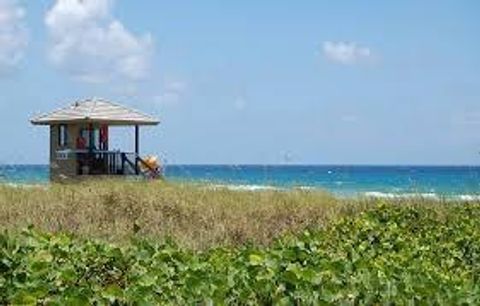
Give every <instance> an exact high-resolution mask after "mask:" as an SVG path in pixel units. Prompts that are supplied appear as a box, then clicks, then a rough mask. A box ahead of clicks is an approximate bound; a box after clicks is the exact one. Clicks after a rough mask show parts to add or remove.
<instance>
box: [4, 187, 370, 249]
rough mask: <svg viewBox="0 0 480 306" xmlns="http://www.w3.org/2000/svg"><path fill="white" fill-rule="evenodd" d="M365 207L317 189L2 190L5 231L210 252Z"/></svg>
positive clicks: (320, 222) (319, 223)
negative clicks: (137, 240) (140, 240)
mask: <svg viewBox="0 0 480 306" xmlns="http://www.w3.org/2000/svg"><path fill="white" fill-rule="evenodd" d="M366 205H368V203H365V202H362V203H360V202H356V203H352V202H351V201H342V200H338V199H336V198H334V197H333V196H331V195H329V194H327V193H324V192H315V191H300V190H296V191H290V192H281V191H256V192H249V191H232V190H227V189H221V188H220V189H219V188H213V187H210V186H207V185H193V184H174V183H165V182H129V181H110V180H108V181H91V182H83V183H76V184H69V185H55V184H52V185H49V186H47V187H38V188H37V187H32V188H25V187H20V188H18V187H17V188H16V187H8V186H0V229H1V230H5V229H6V230H9V231H13V232H15V231H20V230H21V229H23V228H25V227H27V226H29V225H33V226H34V227H35V228H37V229H39V230H42V231H48V232H69V233H74V234H76V235H78V236H80V237H85V238H100V239H104V240H108V241H114V242H122V241H127V240H128V239H129V238H130V237H131V236H132V235H136V236H140V237H144V238H151V239H155V240H164V239H166V238H172V239H174V240H175V241H177V243H179V244H180V245H182V246H185V247H189V248H196V249H202V248H206V247H210V246H214V245H215V246H218V245H239V244H244V243H246V242H252V243H256V244H261V245H265V244H268V243H270V242H271V241H272V240H273V239H275V238H277V237H279V236H280V235H283V234H285V233H295V232H298V231H301V230H303V229H305V228H319V227H322V226H324V225H325V224H327V223H329V222H330V221H331V220H332V219H337V218H339V216H344V215H348V214H352V213H355V212H357V211H360V210H362V209H363V208H364V206H366Z"/></svg>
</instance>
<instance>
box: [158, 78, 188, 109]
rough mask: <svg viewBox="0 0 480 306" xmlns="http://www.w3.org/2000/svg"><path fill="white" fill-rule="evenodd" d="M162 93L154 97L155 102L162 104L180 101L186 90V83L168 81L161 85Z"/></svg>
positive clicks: (172, 103)
mask: <svg viewBox="0 0 480 306" xmlns="http://www.w3.org/2000/svg"><path fill="white" fill-rule="evenodd" d="M162 91H163V92H162V93H161V94H159V95H157V96H155V97H154V101H155V103H157V104H159V105H162V106H169V105H176V104H178V103H180V101H181V100H182V98H183V97H184V96H185V93H186V91H187V84H186V83H185V82H181V81H168V82H166V83H165V84H164V85H163V86H162Z"/></svg>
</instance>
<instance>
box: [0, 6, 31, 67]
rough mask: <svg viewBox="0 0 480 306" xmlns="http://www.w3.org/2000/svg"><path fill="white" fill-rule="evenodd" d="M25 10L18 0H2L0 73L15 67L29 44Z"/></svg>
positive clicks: (0, 8)
mask: <svg viewBox="0 0 480 306" xmlns="http://www.w3.org/2000/svg"><path fill="white" fill-rule="evenodd" d="M24 18H25V10H24V9H23V8H22V7H21V6H20V5H19V4H18V3H17V1H16V0H0V73H1V72H7V71H10V70H11V69H13V68H15V67H16V66H17V65H18V64H19V63H20V61H21V60H22V58H23V52H24V50H25V48H26V46H27V43H28V38H27V30H26V27H25V25H24V22H23V20H24Z"/></svg>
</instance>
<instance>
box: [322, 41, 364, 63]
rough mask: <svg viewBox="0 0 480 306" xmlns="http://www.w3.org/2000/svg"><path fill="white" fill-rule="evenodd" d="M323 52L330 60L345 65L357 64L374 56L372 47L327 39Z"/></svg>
mask: <svg viewBox="0 0 480 306" xmlns="http://www.w3.org/2000/svg"><path fill="white" fill-rule="evenodd" d="M323 54H324V56H325V57H326V58H327V59H328V60H329V61H332V62H336V63H340V64H344V65H349V64H356V63H359V62H363V61H366V60H368V59H370V58H372V51H371V50H370V48H367V47H362V46H359V45H357V44H356V43H354V42H332V41H325V42H324V43H323Z"/></svg>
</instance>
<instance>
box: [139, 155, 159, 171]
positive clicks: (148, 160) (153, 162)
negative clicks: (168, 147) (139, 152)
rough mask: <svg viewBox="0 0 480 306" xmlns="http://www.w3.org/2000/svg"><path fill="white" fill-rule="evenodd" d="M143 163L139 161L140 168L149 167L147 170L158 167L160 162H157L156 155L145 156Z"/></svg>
mask: <svg viewBox="0 0 480 306" xmlns="http://www.w3.org/2000/svg"><path fill="white" fill-rule="evenodd" d="M143 160H144V162H145V164H143V163H141V164H140V167H141V168H142V170H147V169H146V168H149V169H148V170H156V169H160V163H159V162H158V157H157V156H153V155H150V156H147V157H145V158H144V159H143Z"/></svg>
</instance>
